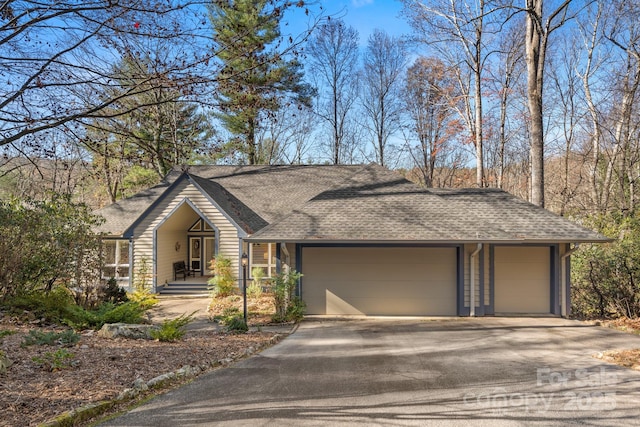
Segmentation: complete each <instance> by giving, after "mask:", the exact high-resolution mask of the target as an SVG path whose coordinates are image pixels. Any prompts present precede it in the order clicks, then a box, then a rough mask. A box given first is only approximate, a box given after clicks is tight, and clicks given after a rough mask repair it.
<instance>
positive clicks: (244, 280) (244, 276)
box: [242, 252, 249, 327]
mask: <svg viewBox="0 0 640 427" xmlns="http://www.w3.org/2000/svg"><path fill="white" fill-rule="evenodd" d="M248 265H249V256H248V255H247V253H246V252H245V253H243V254H242V306H243V311H242V313H243V315H244V324H245V325H247V327H248V326H249V324H248V323H247V266H248Z"/></svg>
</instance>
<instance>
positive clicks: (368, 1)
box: [289, 0, 410, 46]
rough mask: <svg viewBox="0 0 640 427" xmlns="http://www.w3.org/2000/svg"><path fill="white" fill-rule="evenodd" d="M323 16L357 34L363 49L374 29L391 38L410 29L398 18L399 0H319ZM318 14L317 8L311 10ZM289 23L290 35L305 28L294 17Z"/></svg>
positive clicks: (301, 20) (302, 21)
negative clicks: (356, 31)
mask: <svg viewBox="0 0 640 427" xmlns="http://www.w3.org/2000/svg"><path fill="white" fill-rule="evenodd" d="M318 3H319V4H321V5H322V8H323V9H324V14H325V15H330V16H332V17H335V18H341V19H342V20H343V21H344V22H345V23H346V24H347V25H349V26H351V27H353V28H355V29H356V30H358V33H359V34H360V45H361V46H365V45H366V44H367V39H368V38H369V35H370V34H371V33H372V32H373V30H375V29H382V30H384V31H386V32H387V34H389V35H391V36H401V35H404V34H407V33H409V31H410V29H409V25H408V24H407V23H406V21H404V20H402V19H401V18H400V17H399V15H400V12H401V11H402V3H401V2H400V1H398V0H320V1H319V2H318ZM310 9H312V10H314V11H316V12H317V11H318V7H317V6H316V7H310ZM294 16H295V18H294V17H291V18H290V19H289V22H290V26H291V27H292V30H293V31H292V32H295V31H296V28H297V27H298V26H299V28H300V29H302V28H304V27H303V25H304V24H305V22H304V19H299V16H301V14H298V13H296V14H295V15H294Z"/></svg>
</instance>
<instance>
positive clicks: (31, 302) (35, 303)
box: [0, 287, 75, 324]
mask: <svg viewBox="0 0 640 427" xmlns="http://www.w3.org/2000/svg"><path fill="white" fill-rule="evenodd" d="M0 305H2V306H4V307H5V309H6V310H7V311H8V313H10V314H12V315H15V316H25V313H27V320H29V319H38V320H41V321H43V322H44V323H48V324H62V323H63V320H64V319H67V318H69V316H73V307H74V306H75V301H74V299H73V296H72V295H71V293H70V292H69V291H68V290H67V289H66V288H65V287H55V288H53V289H52V290H51V292H43V291H30V292H20V293H19V294H17V295H14V296H11V297H7V298H5V299H4V301H0Z"/></svg>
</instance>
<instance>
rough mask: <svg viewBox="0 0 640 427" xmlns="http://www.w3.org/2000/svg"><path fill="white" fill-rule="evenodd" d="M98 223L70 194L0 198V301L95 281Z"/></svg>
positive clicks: (79, 286) (97, 266) (97, 273)
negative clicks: (95, 230)
mask: <svg viewBox="0 0 640 427" xmlns="http://www.w3.org/2000/svg"><path fill="white" fill-rule="evenodd" d="M99 222H100V220H99V219H98V217H96V216H94V215H93V214H92V213H91V212H90V210H89V208H88V207H87V206H85V205H83V204H77V203H74V202H72V201H71V199H70V196H62V195H56V194H54V195H52V196H51V198H50V200H45V201H38V200H31V199H24V200H17V199H12V200H0V300H2V299H6V298H8V297H13V296H16V295H20V294H25V293H26V294H29V293H31V292H34V291H45V292H49V291H51V290H52V289H53V288H54V287H55V286H56V285H62V286H65V287H68V288H71V287H73V288H82V287H85V286H93V285H95V284H96V283H98V280H99V262H98V261H99V260H98V258H97V254H98V251H97V248H98V237H97V236H96V235H95V234H94V232H93V227H94V226H96V225H97V224H98V223H99Z"/></svg>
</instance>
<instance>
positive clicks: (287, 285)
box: [273, 270, 306, 322]
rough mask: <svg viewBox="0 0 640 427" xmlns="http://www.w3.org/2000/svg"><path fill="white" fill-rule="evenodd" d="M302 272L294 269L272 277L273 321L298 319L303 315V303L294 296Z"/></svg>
mask: <svg viewBox="0 0 640 427" xmlns="http://www.w3.org/2000/svg"><path fill="white" fill-rule="evenodd" d="M300 277H302V274H300V273H298V272H297V271H295V270H291V271H290V272H289V273H284V272H282V273H279V274H277V275H276V277H274V279H273V283H274V289H273V296H274V302H275V306H276V312H275V314H274V315H273V321H274V322H290V321H299V320H300V319H302V317H303V316H304V311H305V308H306V306H305V304H304V302H303V301H302V300H301V299H300V298H298V297H296V296H295V290H296V286H297V284H298V281H299V280H300Z"/></svg>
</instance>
